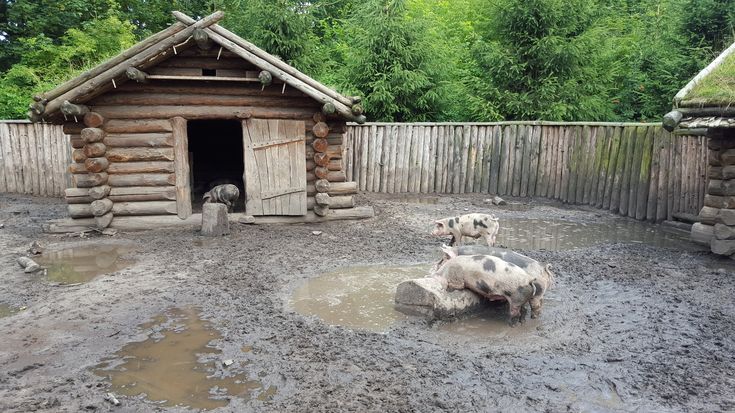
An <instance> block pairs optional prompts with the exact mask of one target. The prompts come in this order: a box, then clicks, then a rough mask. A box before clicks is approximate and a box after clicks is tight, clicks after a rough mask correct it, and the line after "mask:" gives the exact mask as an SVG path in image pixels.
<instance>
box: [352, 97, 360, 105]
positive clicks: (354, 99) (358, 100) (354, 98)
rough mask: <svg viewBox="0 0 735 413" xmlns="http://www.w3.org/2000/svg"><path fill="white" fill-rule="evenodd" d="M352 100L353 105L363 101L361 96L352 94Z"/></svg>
mask: <svg viewBox="0 0 735 413" xmlns="http://www.w3.org/2000/svg"><path fill="white" fill-rule="evenodd" d="M350 100H351V101H352V104H353V105H356V104H358V103H360V102H362V97H360V96H350Z"/></svg>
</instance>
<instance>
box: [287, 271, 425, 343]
mask: <svg viewBox="0 0 735 413" xmlns="http://www.w3.org/2000/svg"><path fill="white" fill-rule="evenodd" d="M429 268H430V266H429V265H415V266H407V267H400V266H364V267H349V268H342V269H339V270H337V271H333V272H329V273H325V274H322V275H320V276H318V277H315V278H312V279H310V280H308V281H306V282H305V283H304V284H303V285H302V286H300V287H298V288H297V289H296V291H294V293H293V295H292V296H291V302H290V304H291V306H292V307H293V308H294V309H295V310H296V311H297V312H299V313H300V314H303V315H307V316H312V315H315V316H317V317H319V318H321V319H322V320H324V321H325V322H327V323H329V324H331V325H339V326H343V327H350V328H358V329H364V330H369V331H374V332H385V331H387V330H388V329H389V328H390V326H391V325H393V324H394V323H395V322H396V321H399V320H404V319H406V318H407V317H408V316H407V315H405V314H403V313H401V312H399V311H397V310H396V309H395V308H394V303H395V293H396V287H397V286H398V284H399V283H401V282H402V281H405V280H410V279H412V278H422V277H425V276H426V274H428V271H429Z"/></svg>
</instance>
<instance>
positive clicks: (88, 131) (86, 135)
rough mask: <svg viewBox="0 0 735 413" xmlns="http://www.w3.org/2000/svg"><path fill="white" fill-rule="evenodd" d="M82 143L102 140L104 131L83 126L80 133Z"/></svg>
mask: <svg viewBox="0 0 735 413" xmlns="http://www.w3.org/2000/svg"><path fill="white" fill-rule="evenodd" d="M80 135H81V137H82V141H83V142H84V143H95V142H102V139H104V138H105V131H103V130H102V129H100V128H84V129H82V132H81V133H80Z"/></svg>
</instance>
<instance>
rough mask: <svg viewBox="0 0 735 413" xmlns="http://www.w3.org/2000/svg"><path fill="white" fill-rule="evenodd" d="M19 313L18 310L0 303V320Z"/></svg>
mask: <svg viewBox="0 0 735 413" xmlns="http://www.w3.org/2000/svg"><path fill="white" fill-rule="evenodd" d="M18 311H20V308H16V307H12V306H9V305H7V304H2V303H0V318H3V317H10V316H11V315H13V314H15V313H17V312H18Z"/></svg>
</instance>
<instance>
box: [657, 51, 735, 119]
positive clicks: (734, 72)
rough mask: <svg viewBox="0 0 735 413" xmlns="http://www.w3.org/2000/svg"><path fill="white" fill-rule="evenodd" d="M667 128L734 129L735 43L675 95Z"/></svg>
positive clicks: (668, 114) (665, 117)
mask: <svg viewBox="0 0 735 413" xmlns="http://www.w3.org/2000/svg"><path fill="white" fill-rule="evenodd" d="M663 126H664V128H665V129H666V130H669V131H672V130H674V129H675V128H680V129H703V128H704V129H706V128H735V43H733V44H732V45H731V46H730V47H728V48H727V49H725V51H723V52H722V53H720V55H719V56H717V58H716V59H715V60H713V61H712V62H711V63H710V64H709V65H708V66H707V67H705V68H704V69H702V71H700V72H699V73H698V74H697V75H696V76H694V78H692V80H690V81H689V83H687V85H686V86H684V87H683V88H682V89H681V90H680V91H679V93H677V94H676V96H674V108H673V110H672V111H671V112H669V113H667V114H666V115H664V118H663Z"/></svg>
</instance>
